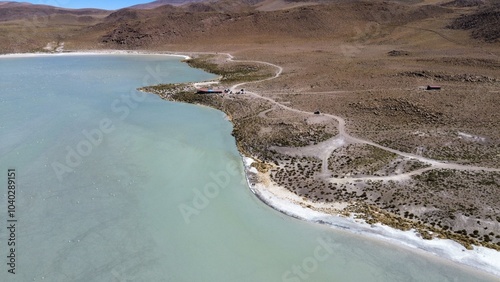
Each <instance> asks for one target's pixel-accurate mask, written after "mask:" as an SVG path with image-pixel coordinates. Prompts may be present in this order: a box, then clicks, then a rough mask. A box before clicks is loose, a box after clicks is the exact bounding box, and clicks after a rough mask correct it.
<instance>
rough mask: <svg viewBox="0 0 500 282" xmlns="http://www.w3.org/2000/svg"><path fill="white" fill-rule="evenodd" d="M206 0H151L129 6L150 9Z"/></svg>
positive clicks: (204, 0)
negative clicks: (150, 0)
mask: <svg viewBox="0 0 500 282" xmlns="http://www.w3.org/2000/svg"><path fill="white" fill-rule="evenodd" d="M206 1H207V0H156V1H153V2H149V3H144V4H138V5H134V6H130V7H128V8H130V9H141V10H149V9H155V8H158V7H161V6H165V5H172V6H180V5H184V4H188V3H199V2H206Z"/></svg>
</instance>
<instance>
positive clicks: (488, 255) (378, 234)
mask: <svg viewBox="0 0 500 282" xmlns="http://www.w3.org/2000/svg"><path fill="white" fill-rule="evenodd" d="M242 160H243V164H244V169H245V176H246V180H247V184H248V186H249V189H250V190H251V191H252V193H253V194H254V195H255V196H256V197H257V198H259V200H261V201H262V202H263V203H264V204H266V205H267V206H269V207H271V208H273V209H274V210H276V211H278V212H281V213H283V214H286V215H288V216H290V217H293V218H296V219H300V220H304V221H307V222H310V223H314V224H322V225H325V226H328V227H329V228H332V229H335V230H342V231H345V232H349V233H352V234H356V235H359V236H366V237H367V238H369V239H373V240H377V241H382V242H386V243H389V244H392V245H395V246H396V247H400V248H405V249H408V250H411V251H417V252H419V253H420V254H422V255H427V256H430V258H434V259H440V260H445V261H448V262H451V263H454V264H455V265H456V266H467V267H469V268H471V269H470V270H471V271H476V272H477V273H478V274H479V275H486V276H492V275H493V276H494V277H500V252H497V251H496V250H493V249H489V248H486V247H480V246H474V249H473V250H467V249H465V248H464V246H462V245H460V244H459V243H457V242H455V241H453V240H450V239H439V238H434V239H432V240H426V239H423V238H421V237H420V236H418V234H417V233H416V232H415V230H413V229H412V230H409V231H403V230H399V229H395V228H392V227H389V226H386V225H383V224H381V223H376V224H372V225H370V224H368V223H366V221H365V220H363V219H356V218H354V217H353V216H350V217H346V216H343V215H341V214H331V213H327V212H323V211H320V210H321V209H323V208H325V207H321V204H320V203H313V202H312V201H305V200H303V199H301V198H300V197H299V196H297V195H295V194H293V193H292V192H290V191H288V190H287V189H286V188H284V187H280V186H278V185H276V184H275V183H273V182H269V183H267V184H264V183H263V182H261V181H252V180H251V179H255V178H262V177H266V176H265V175H264V174H263V173H261V172H258V171H257V170H256V169H255V168H254V167H252V166H251V164H252V163H253V162H255V161H254V160H253V159H252V158H249V157H245V156H243V155H242ZM266 180H267V179H266ZM294 198H295V199H294ZM317 204H319V205H317ZM332 204H334V203H332ZM332 204H328V205H332ZM315 205H316V206H317V207H315V208H317V209H318V210H316V209H312V208H310V207H311V206H312V207H314V206H315ZM307 206H310V207H307ZM341 208H342V207H337V208H335V207H332V208H330V210H335V209H337V210H340V209H341Z"/></svg>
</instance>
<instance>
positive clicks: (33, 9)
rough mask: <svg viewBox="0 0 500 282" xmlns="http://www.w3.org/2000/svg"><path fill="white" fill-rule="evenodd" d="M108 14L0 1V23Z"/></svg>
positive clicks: (105, 11)
mask: <svg viewBox="0 0 500 282" xmlns="http://www.w3.org/2000/svg"><path fill="white" fill-rule="evenodd" d="M109 13H110V11H107V10H100V9H94V8H85V9H67V8H60V7H54V6H48V5H38V4H31V3H26V2H12V1H0V22H2V21H13V20H20V19H27V18H33V17H38V18H40V17H44V16H51V15H72V16H76V17H81V16H91V17H99V16H106V15H108V14H109Z"/></svg>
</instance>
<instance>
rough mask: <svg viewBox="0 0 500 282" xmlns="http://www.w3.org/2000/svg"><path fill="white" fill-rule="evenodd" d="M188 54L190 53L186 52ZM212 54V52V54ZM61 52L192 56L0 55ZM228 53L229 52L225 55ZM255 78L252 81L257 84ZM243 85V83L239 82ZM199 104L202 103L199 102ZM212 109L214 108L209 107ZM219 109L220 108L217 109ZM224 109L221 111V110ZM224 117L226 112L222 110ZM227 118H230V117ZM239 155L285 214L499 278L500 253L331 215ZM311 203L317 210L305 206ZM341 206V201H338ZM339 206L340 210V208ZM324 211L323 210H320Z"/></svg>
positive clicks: (256, 185)
mask: <svg viewBox="0 0 500 282" xmlns="http://www.w3.org/2000/svg"><path fill="white" fill-rule="evenodd" d="M187 53H189V52H187ZM194 53H195V52H194ZM214 54H215V53H214ZM61 55H166V56H173V57H181V58H184V59H189V58H191V57H190V56H188V55H182V54H179V53H167V52H166V53H161V52H148V51H121V50H102V51H94V50H93V51H90V52H86V51H65V52H61V53H42V52H41V53H17V54H2V55H0V58H21V57H37V56H61ZM228 55H229V54H228ZM257 82H258V81H254V83H257ZM238 85H242V84H238ZM198 106H202V105H198ZM211 108H213V107H211ZM217 110H219V109H217ZM221 112H223V111H221ZM223 113H224V114H225V115H226V116H228V113H225V112H223ZM227 120H229V121H231V119H230V118H227ZM238 151H239V153H240V156H241V158H242V162H243V165H244V169H245V177H246V180H247V184H248V188H249V189H250V190H251V191H252V193H253V194H254V195H255V196H256V197H257V198H259V200H261V201H262V202H263V203H264V204H266V205H268V206H269V207H271V208H273V209H275V210H277V211H279V212H281V213H284V214H286V215H288V216H291V217H294V218H297V219H301V220H305V221H308V222H311V223H319V224H323V225H327V226H328V227H330V228H333V229H337V230H344V231H346V232H350V233H352V234H357V235H360V236H366V237H367V238H370V239H375V240H380V241H383V242H388V243H390V244H393V245H395V246H397V247H404V248H409V249H411V250H416V251H419V252H421V253H423V254H424V255H429V256H432V257H433V258H439V259H442V260H447V261H450V262H453V263H457V264H459V265H464V266H467V267H470V268H472V269H471V271H477V272H478V274H479V275H487V276H491V275H493V276H495V277H500V252H498V251H496V250H493V249H489V248H485V247H479V246H473V250H467V249H465V248H464V247H463V246H462V245H460V244H459V243H457V242H455V241H453V240H450V239H437V238H434V239H432V240H425V239H423V238H421V237H419V236H417V234H416V232H414V231H412V230H410V231H402V230H399V229H395V228H392V227H389V226H385V225H382V224H380V223H376V224H373V225H370V224H368V223H366V222H365V221H364V220H362V219H355V218H353V217H352V216H351V217H345V216H342V215H340V214H338V213H337V214H332V213H328V212H325V211H324V210H325V209H329V210H330V211H333V210H335V208H332V207H327V206H326V205H330V206H331V205H333V203H332V204H325V205H324V206H323V207H321V203H314V202H312V201H305V200H304V199H302V198H300V197H299V196H297V195H295V194H293V193H292V192H290V191H289V190H287V189H286V188H284V187H280V186H278V185H276V184H275V183H273V182H272V181H271V182H267V183H263V182H262V181H255V182H254V181H252V180H251V179H252V178H266V175H264V174H263V173H260V172H258V171H257V170H256V169H255V168H254V167H251V164H252V162H254V160H253V159H252V158H249V157H247V156H245V155H244V154H243V152H241V151H240V150H238ZM307 205H309V206H311V207H314V208H316V209H311V208H307V207H305V206H307ZM340 205H341V204H340ZM340 208H341V207H339V209H338V210H339V211H340ZM322 210H323V211H322Z"/></svg>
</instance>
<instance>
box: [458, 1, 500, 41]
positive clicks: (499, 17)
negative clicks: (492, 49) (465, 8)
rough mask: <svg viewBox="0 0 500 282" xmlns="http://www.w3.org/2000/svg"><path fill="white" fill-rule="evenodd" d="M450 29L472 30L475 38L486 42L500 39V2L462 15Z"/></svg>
mask: <svg viewBox="0 0 500 282" xmlns="http://www.w3.org/2000/svg"><path fill="white" fill-rule="evenodd" d="M448 27H449V28H450V29H462V30H471V31H472V32H471V35H472V37H473V38H476V39H480V40H484V41H486V42H499V41H500V4H496V5H492V6H489V7H487V8H483V9H480V10H479V11H477V12H474V13H472V14H467V15H462V16H460V17H459V18H457V19H455V20H454V21H453V22H452V23H451V24H450V25H449V26H448Z"/></svg>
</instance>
